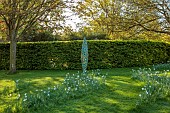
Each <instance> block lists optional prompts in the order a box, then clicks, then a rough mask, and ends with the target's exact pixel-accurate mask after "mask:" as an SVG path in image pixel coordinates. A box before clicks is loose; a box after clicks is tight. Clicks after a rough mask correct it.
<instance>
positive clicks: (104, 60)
mask: <svg viewBox="0 0 170 113" xmlns="http://www.w3.org/2000/svg"><path fill="white" fill-rule="evenodd" d="M81 45H82V41H64V42H60V41H59V42H34V43H30V42H29V43H18V44H17V69H27V70H29V69H30V70H33V69H39V70H41V69H81V59H80V58H81ZM88 48H89V63H88V69H97V68H100V69H101V68H115V67H137V66H149V65H153V64H159V63H165V62H167V61H168V60H170V44H168V43H163V42H149V41H88ZM8 67H9V44H7V43H6V44H3V43H0V69H1V70H2V69H8Z"/></svg>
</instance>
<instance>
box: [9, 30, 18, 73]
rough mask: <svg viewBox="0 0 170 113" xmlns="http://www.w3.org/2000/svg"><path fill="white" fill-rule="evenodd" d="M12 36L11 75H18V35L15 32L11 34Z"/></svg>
mask: <svg viewBox="0 0 170 113" xmlns="http://www.w3.org/2000/svg"><path fill="white" fill-rule="evenodd" d="M9 36H10V67H9V74H14V73H16V46H17V42H16V33H15V30H13V31H12V32H11V33H9Z"/></svg>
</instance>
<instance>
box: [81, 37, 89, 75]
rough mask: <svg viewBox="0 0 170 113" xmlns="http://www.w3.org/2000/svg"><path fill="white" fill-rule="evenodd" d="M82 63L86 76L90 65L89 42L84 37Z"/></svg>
mask: <svg viewBox="0 0 170 113" xmlns="http://www.w3.org/2000/svg"><path fill="white" fill-rule="evenodd" d="M81 63H82V70H83V74H86V72H87V64H88V45H87V40H86V38H85V37H84V40H83V43H82V49H81Z"/></svg>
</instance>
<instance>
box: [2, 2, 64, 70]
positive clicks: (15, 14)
mask: <svg viewBox="0 0 170 113" xmlns="http://www.w3.org/2000/svg"><path fill="white" fill-rule="evenodd" d="M61 7H64V2H63V1H61V0H0V18H1V19H2V20H3V21H4V22H5V27H6V34H7V38H8V39H9V40H10V71H9V73H15V72H16V43H17V40H18V38H19V37H20V36H22V35H23V34H25V32H26V31H27V30H29V29H30V28H31V27H32V26H33V25H34V24H35V23H36V22H38V21H39V22H41V21H43V22H47V21H51V19H56V18H55V16H56V15H54V14H59V13H60V12H59V10H58V8H61ZM53 12H55V13H53ZM57 19H58V18H57Z"/></svg>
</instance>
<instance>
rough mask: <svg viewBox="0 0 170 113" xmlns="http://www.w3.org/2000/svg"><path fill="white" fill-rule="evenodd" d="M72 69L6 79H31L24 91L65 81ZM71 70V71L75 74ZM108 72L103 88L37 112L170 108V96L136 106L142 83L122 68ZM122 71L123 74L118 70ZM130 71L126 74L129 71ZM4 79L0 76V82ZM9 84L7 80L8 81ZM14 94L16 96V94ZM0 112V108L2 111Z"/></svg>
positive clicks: (138, 112)
mask: <svg viewBox="0 0 170 113" xmlns="http://www.w3.org/2000/svg"><path fill="white" fill-rule="evenodd" d="M68 72H70V71H64V72H62V71H59V72H56V71H55V70H54V71H34V74H33V73H32V72H31V71H21V72H20V73H19V74H18V75H14V76H12V77H11V76H10V77H5V79H6V80H9V81H8V82H9V83H10V80H16V79H22V80H25V82H26V81H27V80H30V83H31V87H30V88H25V89H23V90H22V92H23V93H24V92H26V91H29V90H36V89H43V88H47V87H50V86H53V85H56V84H59V83H61V82H62V80H63V78H64V76H65V74H66V73H68ZM76 72H77V71H71V72H70V73H76ZM105 72H108V76H107V80H106V86H104V87H103V89H101V90H98V91H94V92H91V93H89V94H87V95H84V96H82V97H79V98H76V99H70V100H66V101H64V102H63V103H62V104H56V105H53V104H55V102H51V103H52V105H51V106H50V104H51V103H49V109H46V110H44V109H43V110H39V111H36V113H42V112H45V113H159V112H165V113H168V112H169V111H170V108H169V106H170V99H165V100H159V101H157V102H156V103H153V104H152V105H146V106H143V107H142V108H138V109H136V102H137V100H138V95H139V93H140V92H141V88H142V85H143V83H142V82H138V81H134V80H132V79H131V77H130V76H128V75H130V73H131V72H130V69H129V71H127V70H124V71H121V70H120V69H119V70H118V72H117V71H109V70H104V73H105ZM119 72H120V73H119ZM126 72H127V74H126ZM118 74H120V75H118ZM3 80H4V78H3V77H2V78H1V77H0V85H1V86H2V83H3V82H2V81H3ZM5 84H7V83H5ZM14 97H15V96H14ZM0 99H4V100H2V101H1V102H0V107H4V103H5V102H4V101H7V100H5V98H0ZM0 111H1V110H0Z"/></svg>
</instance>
